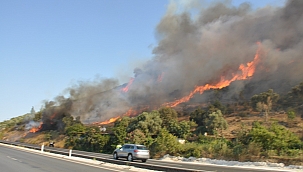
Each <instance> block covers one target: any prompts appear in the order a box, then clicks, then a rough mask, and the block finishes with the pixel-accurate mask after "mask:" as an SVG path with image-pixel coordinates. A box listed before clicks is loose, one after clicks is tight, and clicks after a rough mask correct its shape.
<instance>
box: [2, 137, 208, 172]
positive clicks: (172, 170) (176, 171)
mask: <svg viewBox="0 0 303 172" xmlns="http://www.w3.org/2000/svg"><path fill="white" fill-rule="evenodd" d="M0 143H3V144H8V145H13V146H19V147H25V148H29V149H34V150H41V151H45V152H50V153H55V154H61V155H66V156H75V157H81V158H87V159H95V160H99V161H102V162H107V163H112V164H118V165H128V166H134V167H137V168H144V169H149V170H158V171H166V172H202V171H204V170H194V169H183V168H182V169H181V168H177V167H169V166H162V165H156V164H147V163H138V162H129V161H121V160H115V159H110V158H108V154H102V153H94V152H85V151H79V150H70V149H63V148H54V147H45V146H44V145H42V146H38V145H34V144H27V143H20V142H10V141H4V140H0ZM106 156H107V157H106Z"/></svg>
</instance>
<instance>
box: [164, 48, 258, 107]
mask: <svg viewBox="0 0 303 172" xmlns="http://www.w3.org/2000/svg"><path fill="white" fill-rule="evenodd" d="M258 45H260V43H259V42H258ZM259 57H260V46H259V47H258V50H257V52H256V54H255V58H254V60H253V61H251V62H249V63H247V64H246V66H245V65H243V64H241V65H240V66H239V70H240V71H241V73H242V74H233V77H232V79H229V80H227V79H225V77H224V76H222V77H221V79H220V81H219V82H218V83H217V84H206V85H204V86H196V88H195V89H194V91H192V92H190V94H189V95H188V96H185V97H183V98H181V99H179V100H176V101H174V102H171V103H167V104H165V105H166V106H170V107H175V106H177V105H179V104H180V103H184V102H187V101H189V100H190V99H191V98H192V97H193V96H194V94H196V93H197V92H199V93H200V94H202V93H203V92H204V91H206V90H210V89H221V88H224V87H227V86H228V85H229V84H230V83H231V82H233V81H235V80H244V79H248V78H249V77H251V76H253V74H254V73H255V69H256V64H257V63H258V62H259Z"/></svg>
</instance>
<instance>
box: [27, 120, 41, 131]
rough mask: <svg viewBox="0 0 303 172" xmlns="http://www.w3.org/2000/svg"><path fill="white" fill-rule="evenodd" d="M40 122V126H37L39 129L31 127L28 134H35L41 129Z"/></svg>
mask: <svg viewBox="0 0 303 172" xmlns="http://www.w3.org/2000/svg"><path fill="white" fill-rule="evenodd" d="M42 124H43V123H42V122H40V125H39V127H33V128H31V129H30V130H29V132H30V133H35V132H37V131H39V130H40V129H41V128H42Z"/></svg>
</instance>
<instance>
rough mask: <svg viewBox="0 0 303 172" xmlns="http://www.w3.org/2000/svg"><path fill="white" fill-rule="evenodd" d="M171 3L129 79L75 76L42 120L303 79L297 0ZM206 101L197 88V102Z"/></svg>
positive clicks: (89, 117) (128, 111)
mask: <svg viewBox="0 0 303 172" xmlns="http://www.w3.org/2000/svg"><path fill="white" fill-rule="evenodd" d="M176 6H178V4H173V3H172V4H170V5H169V7H168V11H167V13H166V14H165V15H164V16H163V18H162V20H161V21H160V22H159V24H158V26H157V28H156V31H157V37H158V38H159V42H158V45H157V46H156V47H155V48H154V50H153V54H154V57H153V58H152V59H151V60H150V61H148V62H146V63H145V64H144V65H143V66H141V67H138V68H136V69H135V70H134V76H133V77H132V78H131V80H130V81H129V83H127V84H124V85H120V86H119V81H118V80H115V79H105V80H102V79H100V80H96V81H93V82H80V83H79V84H78V85H76V86H73V87H71V88H69V89H68V91H69V94H70V96H69V97H68V98H65V97H57V98H56V100H55V101H54V102H47V103H46V106H45V112H44V113H43V125H49V126H52V125H51V123H56V126H57V125H58V126H60V122H58V121H60V120H61V119H62V116H67V114H70V115H71V116H73V117H77V116H80V118H81V121H82V122H84V123H93V122H104V121H105V123H106V122H110V121H107V120H110V119H111V118H113V119H112V120H113V121H114V120H115V119H118V118H119V116H123V115H126V116H133V115H137V114H138V113H140V112H142V110H153V109H157V108H159V107H161V106H164V105H165V106H171V107H174V106H177V105H179V104H182V103H184V102H190V100H191V99H192V98H194V97H195V96H196V95H199V94H202V93H204V92H205V91H206V90H212V89H221V88H224V87H227V86H229V89H228V92H227V93H226V94H225V95H224V98H225V99H228V98H231V97H232V96H235V95H238V94H239V92H240V91H242V90H243V91H244V93H245V95H246V97H247V98H250V96H252V95H253V94H256V93H260V92H262V91H265V90H268V89H269V88H272V89H274V90H275V91H276V92H283V91H285V90H289V88H291V87H292V86H293V85H295V84H298V83H299V82H302V80H303V77H302V76H303V68H302V66H303V48H302V47H303V1H298V0H289V1H287V3H286V4H285V6H284V7H279V8H278V7H270V6H267V7H264V8H260V9H257V10H252V9H251V7H250V5H249V4H246V3H244V4H242V5H240V6H239V7H234V6H231V5H230V4H226V3H220V2H219V3H216V4H212V5H210V6H209V7H208V8H202V6H201V7H200V6H195V8H198V10H199V13H197V14H195V15H194V14H193V13H191V9H189V11H183V12H180V11H176V10H175V9H177V7H176ZM178 9H180V8H178ZM247 88H249V89H247ZM204 101H205V97H203V96H199V102H201V103H203V102H204ZM54 114H55V115H54ZM103 124H104V123H103ZM43 125H42V128H43ZM58 126H57V127H58Z"/></svg>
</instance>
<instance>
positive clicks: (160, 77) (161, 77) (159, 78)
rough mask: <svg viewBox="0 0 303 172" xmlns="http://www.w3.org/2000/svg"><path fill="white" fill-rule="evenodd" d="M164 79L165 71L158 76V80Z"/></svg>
mask: <svg viewBox="0 0 303 172" xmlns="http://www.w3.org/2000/svg"><path fill="white" fill-rule="evenodd" d="M162 79H163V72H162V73H161V75H159V76H158V78H157V81H158V82H162Z"/></svg>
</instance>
